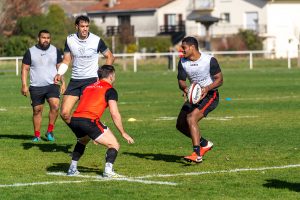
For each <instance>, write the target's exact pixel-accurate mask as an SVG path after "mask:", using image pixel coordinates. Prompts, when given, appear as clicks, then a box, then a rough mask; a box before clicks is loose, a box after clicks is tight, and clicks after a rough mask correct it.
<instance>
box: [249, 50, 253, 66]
mask: <svg viewBox="0 0 300 200" xmlns="http://www.w3.org/2000/svg"><path fill="white" fill-rule="evenodd" d="M249 66H250V69H253V53H252V51H250V53H249Z"/></svg>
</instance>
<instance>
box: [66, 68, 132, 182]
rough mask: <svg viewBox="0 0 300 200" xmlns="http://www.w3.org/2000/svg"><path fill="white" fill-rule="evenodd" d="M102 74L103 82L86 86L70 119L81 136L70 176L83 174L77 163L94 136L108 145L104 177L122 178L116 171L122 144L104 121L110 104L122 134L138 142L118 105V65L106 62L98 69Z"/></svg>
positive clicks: (126, 138) (99, 73)
mask: <svg viewBox="0 0 300 200" xmlns="http://www.w3.org/2000/svg"><path fill="white" fill-rule="evenodd" d="M98 77H99V81H97V82H96V83H93V84H91V85H89V86H87V87H86V88H85V89H84V91H83V94H82V96H81V97H80V101H79V104H78V106H77V108H76V110H75V111H74V113H73V116H72V117H71V119H70V122H67V124H68V126H69V127H70V128H71V129H72V131H73V132H74V134H75V135H76V137H77V143H76V145H75V148H74V151H73V153H72V162H71V164H70V168H69V170H68V173H67V175H69V176H74V175H78V174H79V171H78V170H77V162H78V160H79V159H80V157H81V156H82V155H83V153H84V151H85V147H86V145H87V144H88V142H89V141H90V140H91V139H92V140H93V141H94V143H96V144H102V145H104V146H105V147H107V151H106V163H105V168H104V172H103V176H104V177H111V178H115V177H120V175H118V174H117V173H115V172H114V170H113V164H114V162H115V159H116V157H117V154H118V151H119V148H120V145H119V143H118V141H117V139H116V137H115V136H114V134H113V133H112V131H111V130H110V129H109V128H108V127H107V126H106V125H104V124H103V123H102V122H101V117H102V114H103V113H104V111H105V109H106V108H107V107H108V108H109V112H110V114H111V117H112V120H113V122H114V124H115V126H116V127H117V129H118V130H119V132H120V133H121V135H122V137H123V138H124V139H125V140H126V141H127V142H128V143H129V144H132V143H134V140H133V139H132V138H131V137H130V136H129V135H128V134H127V133H126V132H125V130H124V128H123V124H122V119H121V115H120V113H119V109H118V106H117V101H118V93H117V91H116V90H115V89H114V88H113V83H114V82H115V69H114V67H113V66H111V65H103V66H102V67H101V68H99V70H98Z"/></svg>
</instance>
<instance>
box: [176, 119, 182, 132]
mask: <svg viewBox="0 0 300 200" xmlns="http://www.w3.org/2000/svg"><path fill="white" fill-rule="evenodd" d="M176 129H177V130H178V131H181V130H182V123H181V122H180V121H179V120H177V122H176Z"/></svg>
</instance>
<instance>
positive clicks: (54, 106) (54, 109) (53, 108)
mask: <svg viewBox="0 0 300 200" xmlns="http://www.w3.org/2000/svg"><path fill="white" fill-rule="evenodd" d="M47 101H48V103H49V107H50V110H49V123H48V129H47V133H46V137H47V139H48V141H54V136H53V129H54V125H55V122H56V119H57V116H58V110H59V98H49V99H48V100H47Z"/></svg>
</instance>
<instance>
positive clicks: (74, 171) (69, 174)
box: [67, 166, 80, 176]
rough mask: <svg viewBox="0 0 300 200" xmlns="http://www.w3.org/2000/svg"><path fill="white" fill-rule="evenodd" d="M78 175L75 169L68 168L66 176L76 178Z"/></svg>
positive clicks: (72, 167)
mask: <svg viewBox="0 0 300 200" xmlns="http://www.w3.org/2000/svg"><path fill="white" fill-rule="evenodd" d="M79 174H80V172H79V171H78V170H77V168H76V167H74V166H70V168H69V170H68V173H67V176H77V175H79Z"/></svg>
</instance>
